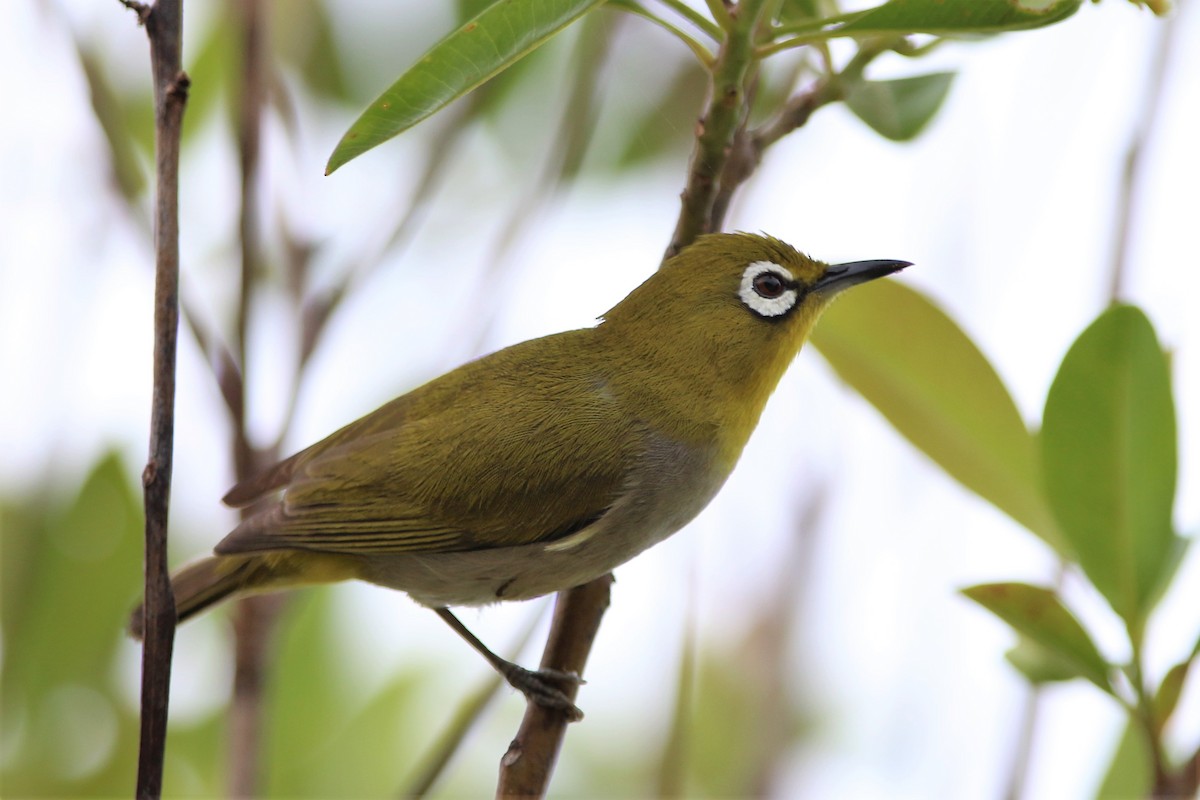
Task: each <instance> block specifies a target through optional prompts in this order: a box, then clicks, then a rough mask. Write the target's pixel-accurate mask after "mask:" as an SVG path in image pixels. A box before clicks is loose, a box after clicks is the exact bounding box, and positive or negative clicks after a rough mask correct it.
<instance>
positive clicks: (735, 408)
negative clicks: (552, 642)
mask: <svg viewBox="0 0 1200 800" xmlns="http://www.w3.org/2000/svg"><path fill="white" fill-rule="evenodd" d="M903 266H905V263H904V262H895V261H886V262H884V261H880V262H858V263H856V264H851V265H841V266H836V267H829V266H828V265H826V264H824V263H821V262H819V261H815V260H812V259H810V258H808V257H807V256H804V255H802V254H800V253H798V252H796V251H795V250H793V249H792V248H791V247H790V246H788V245H786V244H784V243H783V242H780V241H778V240H775V239H771V238H767V237H762V236H753V235H748V234H714V235H710V236H705V237H702V238H701V239H700V240H699V241H697V242H696V243H695V244H694V245H692V246H691V247H688V248H686V249H685V250H684V251H683V252H681V253H680V254H679V255H678V256H676V257H674V258H672V259H671V260H670V261H668V262H667V263H666V264H665V265H664V266H663V267H662V269H660V270H659V271H657V272H656V273H654V274H653V275H652V276H651V277H650V278H649V279H648V280H647V281H646V282H645V283H643V284H642V285H641V286H639V287H638V288H636V289H635V290H634V291H633V292H632V293H630V294H629V296H628V297H626V298H625V299H624V300H622V301H621V302H620V303H619V304H618V305H617V306H616V307H614V308H613V309H612V310H610V311H609V312H608V313H607V314H605V315H604V316H603V318H602V321H601V322H600V324H599V325H597V326H596V327H594V328H589V329H585V330H576V331H568V332H566V333H560V334H556V335H553V336H547V337H544V338H541V339H535V340H532V341H528V342H523V343H521V344H518V345H515V346H513V347H509V348H506V349H504V350H500V351H499V352H496V353H493V354H491V355H489V356H486V357H484V358H481V359H479V360H477V361H473V362H470V363H468V364H465V365H463V366H461V367H459V368H457V369H455V370H453V371H451V372H449V373H447V374H445V375H443V376H441V377H440V378H437V379H435V380H433V381H430V382H429V383H427V384H425V385H424V386H421V387H419V388H417V389H415V390H413V391H411V392H409V393H408V394H406V395H403V396H402V397H399V398H397V399H395V400H393V401H391V402H390V403H388V404H386V405H384V406H382V407H381V408H379V409H377V410H376V411H374V412H372V413H371V414H368V415H367V416H365V417H363V418H362V419H360V420H358V421H356V422H353V423H351V424H350V425H347V426H346V427H345V428H342V429H341V430H339V431H337V432H336V433H334V434H333V435H331V436H329V437H328V438H327V439H324V440H323V441H321V442H318V443H317V444H315V445H313V446H311V447H309V448H308V449H306V450H303V451H301V452H299V453H297V454H296V455H294V456H292V457H291V458H289V459H287V460H285V461H283V462H281V463H280V464H278V465H276V466H275V467H274V468H272V469H270V470H268V471H267V472H265V473H263V474H261V475H259V476H257V477H254V478H251V479H250V480H248V481H244V482H243V483H240V484H238V485H237V486H235V487H234V488H233V489H232V490H231V491H230V492H229V493H228V495H226V497H225V501H226V502H227V503H229V504H231V505H235V506H245V505H250V504H252V503H262V504H263V505H262V507H261V509H260V510H258V511H257V512H256V513H254V514H253V515H252V516H250V517H249V518H248V519H246V520H245V521H244V522H243V523H242V524H240V525H239V526H238V527H237V528H236V529H234V530H233V532H232V533H230V534H229V535H228V536H227V537H226V538H225V539H224V540H223V541H221V542H220V544H218V545H217V548H216V552H217V555H216V556H215V557H214V558H211V559H208V560H206V561H202V562H200V563H199V564H197V565H193V566H192V567H189V568H186V569H185V570H184V571H183V572H182V573H181V574H180V575H178V576H177V577H176V579H175V588H176V594H177V605H178V609H179V615H180V618H183V617H185V616H188V615H190V614H191V613H194V612H195V611H197V610H200V609H201V608H203V607H205V606H207V605H209V604H211V603H212V602H215V601H216V600H219V599H221V598H222V597H224V596H227V595H229V594H233V593H237V592H243V591H262V590H268V589H273V588H278V587H281V586H288V585H295V584H300V583H308V582H324V581H330V580H342V579H346V578H360V579H363V580H367V581H371V582H374V583H378V584H381V585H385V586H390V587H392V588H396V589H401V590H403V591H406V592H408V593H409V594H410V595H412V596H413V597H414V598H415V599H416V600H417V601H419V602H421V603H424V604H426V605H430V606H444V605H456V604H480V603H488V602H494V601H496V600H501V599H521V598H528V597H535V596H538V595H541V594H546V593H549V592H553V591H557V590H560V589H565V588H569V587H571V586H575V585H578V584H580V583H584V582H586V581H588V580H591V579H592V578H595V577H598V576H599V575H602V574H604V573H606V572H608V571H610V570H612V569H613V568H614V567H616V566H618V565H619V564H621V563H623V562H624V561H626V560H628V559H630V558H632V557H633V556H635V555H637V553H639V552H641V551H642V550H644V549H645V548H647V547H649V546H650V545H652V544H654V543H656V542H658V541H660V540H662V539H663V538H665V537H666V536H668V535H670V534H671V533H674V532H675V531H676V530H678V529H679V528H680V527H682V526H683V525H684V524H686V523H687V522H688V521H689V520H690V519H692V518H693V517H694V516H695V515H696V514H697V513H699V512H700V510H701V509H703V508H704V506H705V505H707V504H708V502H709V500H711V499H712V497H713V495H714V494H715V493H716V492H717V490H718V489H719V488H720V487H721V485H722V484H723V483H724V481H725V479H726V477H728V475H729V473H730V471H731V470H732V469H733V467H734V465H735V463H736V462H737V460H738V457H739V456H740V455H741V452H742V449H743V447H744V446H745V444H746V441H747V440H748V439H749V437H750V434H751V432H752V431H753V430H754V427H755V425H756V424H757V422H758V419H759V416H760V414H761V413H762V410H763V406H764V405H765V404H766V401H767V398H768V396H769V395H770V394H771V392H772V391H773V390H774V388H775V386H776V384H777V383H778V381H779V379H780V377H782V375H783V373H784V372H785V371H786V369H787V367H788V364H789V363H790V362H791V360H792V359H793V357H794V356H795V355H796V353H797V352H798V351H799V349H800V347H801V345H802V344H803V343H804V341H805V339H806V338H807V336H808V334H809V332H810V331H811V330H812V327H813V325H814V324H815V323H816V321H817V318H818V316H819V315H820V313H821V311H822V309H823V308H824V307H825V306H826V305H827V303H828V301H829V299H830V298H831V297H832V296H833V295H834V294H835V293H836V292H837V291H839V290H840V289H841V288H844V287H845V286H849V285H853V284H855V283H860V282H863V281H865V280H870V279H872V278H875V277H879V276H882V275H885V274H888V273H891V272H894V271H896V270H897V269H900V268H902V267H903Z"/></svg>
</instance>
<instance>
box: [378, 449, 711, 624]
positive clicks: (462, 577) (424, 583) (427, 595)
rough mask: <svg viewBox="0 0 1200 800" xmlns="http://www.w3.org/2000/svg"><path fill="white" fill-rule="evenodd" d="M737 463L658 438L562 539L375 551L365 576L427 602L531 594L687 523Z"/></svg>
mask: <svg viewBox="0 0 1200 800" xmlns="http://www.w3.org/2000/svg"><path fill="white" fill-rule="evenodd" d="M731 468H732V465H729V466H728V467H725V468H722V467H721V466H719V465H717V464H716V463H715V460H714V458H713V457H712V454H711V453H709V452H697V450H696V448H694V447H688V448H685V447H682V446H677V445H674V444H671V443H660V446H659V447H658V448H657V449H656V451H655V452H654V454H653V457H652V458H650V459H648V461H647V463H646V465H645V468H644V469H642V470H639V474H638V475H636V476H635V479H634V480H633V481H632V482H631V486H630V487H629V489H628V491H626V492H625V493H624V494H623V495H622V496H621V497H620V499H618V500H617V501H616V503H614V504H613V506H612V507H611V508H610V509H609V511H608V512H607V513H605V515H604V516H603V517H601V518H600V519H598V520H597V521H596V522H594V523H592V524H591V525H589V526H588V527H587V528H584V529H583V530H581V531H578V532H576V533H573V534H571V535H570V536H567V537H565V538H563V539H560V540H557V541H552V542H547V543H537V544H529V545H521V546H519V547H497V548H487V549H479V550H468V551H461V552H447V553H395V554H372V556H371V557H370V558H369V559H368V560H367V563H366V564H365V566H364V569H363V574H362V575H361V577H362V578H363V580H367V581H369V582H371V583H375V584H378V585H380V586H386V587H389V588H393V589H399V590H401V591H404V592H407V593H408V594H409V595H410V596H411V597H412V598H413V599H414V600H416V601H417V602H418V603H421V604H423V605H427V606H432V607H439V606H454V605H485V604H488V603H495V602H499V601H502V600H527V599H530V598H533V597H540V596H542V595H546V594H551V593H553V592H557V591H560V590H563V589H569V588H571V587H574V586H579V585H581V584H584V583H587V582H588V581H591V580H593V579H595V578H598V577H600V576H601V575H604V574H606V573H608V572H611V571H612V570H613V569H615V568H616V567H618V566H620V565H621V564H624V563H625V562H626V561H628V560H630V559H631V558H633V557H634V556H636V555H637V554H638V553H641V552H642V551H643V550H645V549H646V548H648V547H650V546H652V545H654V544H657V543H658V542H660V541H662V540H663V539H665V538H667V537H668V536H670V535H671V534H673V533H675V532H676V531H677V530H679V529H680V528H682V527H683V526H684V525H686V524H687V523H688V522H689V521H691V520H692V518H694V517H695V516H696V515H697V514H699V513H700V511H701V510H703V509H704V507H705V506H706V505H708V502H709V501H710V500H711V499H712V498H713V496H714V495H716V493H717V491H718V490H719V489H720V488H721V486H722V484H724V482H725V479H726V478H727V477H728V475H729V472H730V469H731Z"/></svg>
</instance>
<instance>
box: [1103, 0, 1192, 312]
mask: <svg viewBox="0 0 1200 800" xmlns="http://www.w3.org/2000/svg"><path fill="white" fill-rule="evenodd" d="M1180 16H1181V13H1180V12H1177V13H1175V14H1173V15H1171V16H1168V17H1167V18H1166V19H1165V20H1163V21H1162V24H1161V25H1160V26H1159V29H1158V43H1157V45H1156V46H1155V47H1153V48H1152V51H1153V53H1154V62H1153V64H1152V65H1151V67H1150V73H1149V74H1148V75H1147V76H1146V86H1145V89H1144V90H1143V91H1142V92H1141V94H1142V97H1144V98H1145V101H1144V104H1143V106H1142V111H1141V113H1140V114H1139V115H1138V118H1137V119H1138V122H1137V127H1136V128H1135V130H1134V131H1133V133H1132V134H1131V135H1130V137H1129V145H1128V147H1127V149H1126V151H1125V163H1124V168H1123V169H1122V171H1121V191H1120V193H1119V194H1118V195H1117V208H1116V213H1115V217H1116V219H1115V224H1114V227H1113V243H1112V260H1111V262H1110V264H1109V276H1110V277H1109V289H1108V296H1109V302H1112V303H1116V302H1119V301H1120V299H1121V297H1122V296H1123V295H1124V293H1125V270H1126V265H1127V262H1128V258H1129V233H1130V230H1131V229H1132V227H1133V220H1134V217H1136V216H1137V213H1136V212H1137V201H1138V186H1139V184H1140V183H1141V172H1142V154H1143V152H1144V151H1145V149H1146V142H1147V141H1149V140H1150V138H1151V136H1153V134H1154V130H1155V128H1156V127H1157V125H1158V120H1159V112H1160V110H1161V109H1162V96H1163V86H1164V85H1165V84H1166V76H1167V65H1168V64H1169V63H1170V60H1171V53H1172V49H1173V45H1174V43H1175V39H1176V36H1175V32H1176V31H1177V30H1178V29H1179V27H1180V25H1179V23H1178V21H1179V17H1180Z"/></svg>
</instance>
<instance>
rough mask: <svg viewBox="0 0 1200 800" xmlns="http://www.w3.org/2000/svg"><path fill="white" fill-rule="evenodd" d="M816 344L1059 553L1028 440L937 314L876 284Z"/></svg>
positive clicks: (1007, 403)
mask: <svg viewBox="0 0 1200 800" xmlns="http://www.w3.org/2000/svg"><path fill="white" fill-rule="evenodd" d="M813 343H814V344H815V345H816V346H817V348H818V349H820V351H821V354H822V355H824V356H825V358H826V359H827V360H828V361H829V363H830V364H831V365H832V366H833V368H834V369H835V370H836V371H837V373H838V375H840V376H841V377H842V379H843V380H845V381H846V382H847V383H849V384H850V385H851V386H852V387H854V389H855V390H857V391H858V392H859V393H860V394H861V395H862V396H863V397H865V398H866V399H867V400H868V401H869V402H871V403H872V404H873V405H874V406H875V407H876V408H878V409H879V411H880V412H881V413H882V414H883V415H884V416H885V417H887V419H888V421H889V422H891V423H892V425H894V426H895V427H896V430H898V431H900V433H901V434H903V435H904V436H905V437H906V438H907V439H908V440H909V441H910V442H912V443H913V444H914V445H915V446H916V447H918V448H919V449H920V450H922V451H923V452H924V453H925V454H926V455H928V456H929V457H930V458H932V459H933V460H934V461H935V462H937V464H938V465H939V466H941V467H942V469H944V470H946V472H947V473H949V474H950V476H951V477H953V478H954V479H956V480H958V481H959V482H960V483H962V484H963V485H964V486H966V487H967V488H968V489H970V490H971V491H973V492H975V493H977V494H979V495H980V496H981V497H983V498H984V499H985V500H987V501H988V502H990V503H993V504H994V505H995V506H996V507H997V508H999V509H1000V510H1001V511H1003V512H1005V513H1006V514H1008V515H1009V516H1011V517H1012V518H1013V519H1015V520H1016V521H1017V522H1019V523H1021V524H1022V525H1024V526H1025V527H1027V528H1029V530H1031V531H1033V532H1034V533H1035V534H1037V535H1038V536H1040V537H1041V538H1042V539H1043V540H1045V541H1046V542H1048V543H1049V544H1050V545H1051V546H1053V547H1055V548H1056V549H1059V548H1060V547H1061V539H1060V538H1059V536H1058V532H1057V530H1056V529H1055V526H1054V521H1053V518H1052V517H1051V515H1050V512H1049V510H1048V509H1047V507H1046V505H1045V501H1044V500H1043V498H1042V489H1041V478H1040V477H1039V474H1038V461H1037V449H1036V447H1035V445H1034V440H1033V437H1032V436H1031V435H1030V433H1029V431H1028V429H1027V428H1026V427H1025V423H1024V422H1023V421H1022V420H1021V415H1020V413H1019V412H1018V411H1017V407H1016V404H1015V403H1014V402H1013V399H1012V397H1011V395H1009V393H1008V390H1007V389H1006V388H1005V387H1004V384H1003V383H1002V382H1001V381H1000V377H999V376H998V375H997V374H996V371H995V370H994V369H993V368H992V365H991V364H990V363H988V361H987V359H986V358H984V356H983V354H982V353H981V352H979V348H977V347H976V346H975V344H974V343H973V342H972V341H971V340H970V339H969V338H967V335H966V334H965V333H963V331H962V330H961V329H960V328H959V327H958V326H957V325H955V324H954V322H953V321H952V320H951V319H950V318H949V317H947V316H946V314H945V313H944V312H943V311H942V310H941V309H939V308H937V306H935V305H934V304H933V303H931V302H930V301H929V300H928V299H926V298H925V297H924V296H922V295H921V294H919V293H918V292H916V291H914V290H913V289H910V288H908V287H906V286H904V285H903V284H901V283H899V282H898V281H875V282H873V283H870V284H868V285H865V286H861V287H858V288H856V289H855V290H854V291H853V292H852V293H851V294H850V295H849V296H848V297H846V298H844V299H842V300H840V301H839V302H837V303H835V304H834V306H833V307H832V308H830V309H829V310H828V311H827V312H826V313H825V315H824V316H823V317H822V319H821V322H820V324H819V325H817V328H816V331H815V333H814V335H813Z"/></svg>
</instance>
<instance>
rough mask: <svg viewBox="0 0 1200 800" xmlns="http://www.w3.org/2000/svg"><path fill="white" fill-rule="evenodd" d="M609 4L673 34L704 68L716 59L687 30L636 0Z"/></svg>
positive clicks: (617, 1) (707, 67)
mask: <svg viewBox="0 0 1200 800" xmlns="http://www.w3.org/2000/svg"><path fill="white" fill-rule="evenodd" d="M610 5H615V6H619V7H620V8H623V9H625V10H626V11H628V12H629V13H631V14H636V15H638V16H639V17H643V18H644V19H647V20H649V21H650V22H652V23H654V24H655V25H657V26H658V27H660V28H662V29H663V30H665V31H667V32H668V33H670V34H671V35H672V36H674V37H675V38H676V39H678V40H679V41H681V42H683V43H684V44H685V45H686V46H687V48H688V49H689V50H691V51H692V54H693V55H695V56H696V58H697V59H699V61H700V63H701V64H702V65H703V66H704V68H705V69H712V66H713V62H714V61H715V60H716V59H714V58H713V54H712V53H711V52H710V51H709V50H708V48H706V47H705V46H704V45H702V44H700V43H699V42H697V41H696V40H695V39H693V38H692V37H691V36H688V34H687V32H685V31H684V30H683V29H681V28H679V27H677V26H675V25H672V24H671V23H670V22H667V21H666V20H665V19H663V18H662V17H659V16H657V15H655V14H653V13H651V12H650V11H649V10H648V9H646V7H645V6H643V5H641V4H640V3H638V2H636V0H613V2H611V3H610Z"/></svg>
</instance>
